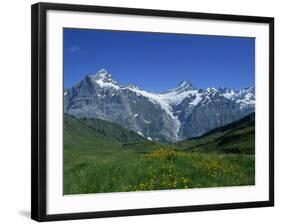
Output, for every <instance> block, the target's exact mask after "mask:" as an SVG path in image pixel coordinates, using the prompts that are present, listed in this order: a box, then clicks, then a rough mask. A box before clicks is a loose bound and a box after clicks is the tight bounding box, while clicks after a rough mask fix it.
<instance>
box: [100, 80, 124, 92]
mask: <svg viewBox="0 0 281 224" xmlns="http://www.w3.org/2000/svg"><path fill="white" fill-rule="evenodd" d="M95 82H96V83H97V84H98V85H99V86H100V87H101V88H108V89H109V88H112V89H115V90H118V89H120V87H119V86H118V85H115V84H114V83H112V82H105V81H104V80H102V79H98V80H96V81H95Z"/></svg>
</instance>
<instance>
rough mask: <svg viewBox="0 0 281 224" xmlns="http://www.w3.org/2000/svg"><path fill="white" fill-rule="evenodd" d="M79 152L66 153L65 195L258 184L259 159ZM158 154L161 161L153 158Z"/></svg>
mask: <svg viewBox="0 0 281 224" xmlns="http://www.w3.org/2000/svg"><path fill="white" fill-rule="evenodd" d="M161 150H162V149H160V150H155V151H152V152H150V153H146V154H143V153H138V152H136V151H134V150H122V149H120V151H119V150H118V151H116V150H112V151H111V150H91V149H83V150H74V149H66V150H65V153H64V193H65V194H83V193H84V194H85V193H98V192H123V191H139V190H163V189H182V188H198V187H220V186H242V185H253V184H255V175H254V174H255V160H254V155H243V154H225V155H224V154H216V153H210V154H206V153H189V152H181V151H174V150H171V149H167V151H173V153H174V155H172V156H170V157H169V156H167V158H162V157H161V156H158V151H161ZM154 154H156V156H155V155H154Z"/></svg>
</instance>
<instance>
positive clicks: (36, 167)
mask: <svg viewBox="0 0 281 224" xmlns="http://www.w3.org/2000/svg"><path fill="white" fill-rule="evenodd" d="M48 10H64V11H75V12H101V13H113V14H124V15H142V16H162V17H175V18H193V19H205V20H222V21H235V22H237V21H239V22H254V23H264V24H268V25H269V34H268V35H269V183H268V185H269V200H267V201H256V202H243V203H227V204H208V205H195V206H178V207H160V208H145V209H129V210H114V211H101V212H85V213H69V214H54V215H48V214H46V143H47V142H46V128H47V122H46V109H47V108H46V97H47V92H46V69H47V68H46V35H47V33H46V12H47V11H48ZM31 25H32V31H31V36H32V38H31V39H32V40H31V41H32V48H31V59H32V64H31V73H32V74H31V75H32V83H31V85H32V89H31V91H32V92H31V93H32V105H31V111H32V114H31V121H32V124H31V125H32V133H31V134H32V141H31V143H32V155H31V161H32V164H31V177H32V178H31V179H32V180H31V218H32V219H34V220H36V221H55V220H71V219H72V220H73V219H86V218H101V217H116V216H132V215H147V214H161V213H177V212H192V211H206V210H222V209H238V208H254V207H267V206H274V18H271V17H256V16H240V15H224V14H211V13H195V12H183V11H164V10H151V9H137V8H119V7H103V6H88V5H73V4H55V3H37V4H34V5H32V13H31Z"/></svg>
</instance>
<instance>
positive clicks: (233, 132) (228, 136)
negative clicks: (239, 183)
mask: <svg viewBox="0 0 281 224" xmlns="http://www.w3.org/2000/svg"><path fill="white" fill-rule="evenodd" d="M175 147H176V148H178V149H183V150H190V151H200V152H223V153H242V154H253V153H254V152H255V113H252V114H250V115H248V116H246V117H244V118H242V119H240V120H239V121H236V122H233V123H230V124H228V125H225V126H223V127H220V128H215V129H213V130H211V131H210V132H208V133H206V134H204V135H202V136H200V137H197V138H192V139H188V140H184V141H181V142H178V143H176V144H175Z"/></svg>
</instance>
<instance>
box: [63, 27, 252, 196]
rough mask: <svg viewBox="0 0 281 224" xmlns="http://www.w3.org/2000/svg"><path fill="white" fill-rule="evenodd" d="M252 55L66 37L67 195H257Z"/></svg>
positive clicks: (133, 37) (196, 38) (188, 40)
mask: <svg viewBox="0 0 281 224" xmlns="http://www.w3.org/2000/svg"><path fill="white" fill-rule="evenodd" d="M254 49H255V40H254V39H253V38H242V37H241V38H239V37H222V36H203V35H188V34H163V33H145V32H127V31H106V30H82V29H69V28H67V29H64V92H63V99H64V121H63V122H64V124H63V136H64V144H63V145H64V152H63V154H64V155H63V158H64V161H63V162H64V175H63V178H64V180H63V183H64V194H65V195H71V194H88V193H107V192H129V191H150V190H172V189H191V188H210V187H231V186H236V187H237V186H248V185H255V70H254V68H255V52H254Z"/></svg>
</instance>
